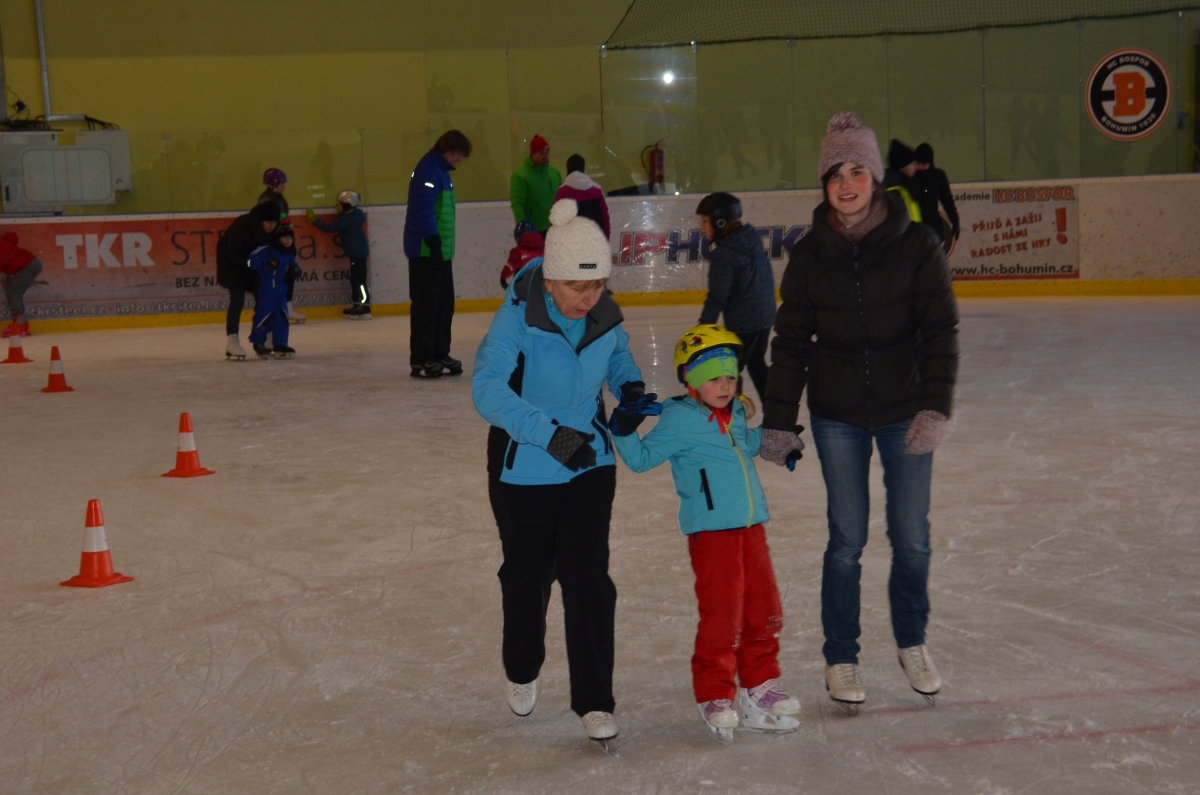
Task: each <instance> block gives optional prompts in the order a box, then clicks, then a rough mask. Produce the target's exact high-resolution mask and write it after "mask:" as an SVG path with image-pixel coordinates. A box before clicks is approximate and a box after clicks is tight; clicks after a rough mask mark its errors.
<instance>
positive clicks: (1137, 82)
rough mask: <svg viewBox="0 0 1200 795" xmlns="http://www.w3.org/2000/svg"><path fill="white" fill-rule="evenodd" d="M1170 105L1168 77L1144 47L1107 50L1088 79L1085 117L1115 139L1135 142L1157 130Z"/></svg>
mask: <svg viewBox="0 0 1200 795" xmlns="http://www.w3.org/2000/svg"><path fill="white" fill-rule="evenodd" d="M1170 108H1171V76H1170V74H1168V73H1167V67H1165V66H1163V63H1162V61H1160V60H1159V59H1158V57H1157V56H1155V55H1153V54H1151V53H1148V52H1146V51H1145V50H1135V49H1124V50H1117V51H1116V52H1112V53H1109V54H1108V55H1106V56H1105V57H1104V60H1102V61H1100V63H1099V64H1097V65H1096V68H1095V69H1093V70H1092V74H1091V77H1089V78H1088V82H1087V109H1088V116H1090V117H1091V119H1092V124H1094V125H1096V129H1098V130H1099V131H1100V132H1102V133H1104V134H1105V135H1107V136H1108V137H1109V138H1112V139H1115V140H1117V141H1136V140H1138V139H1140V138H1145V137H1146V136H1147V135H1149V134H1150V133H1152V132H1154V131H1155V130H1157V129H1158V126H1159V125H1160V124H1162V123H1163V120H1164V119H1166V118H1167V113H1168V111H1169V110H1170Z"/></svg>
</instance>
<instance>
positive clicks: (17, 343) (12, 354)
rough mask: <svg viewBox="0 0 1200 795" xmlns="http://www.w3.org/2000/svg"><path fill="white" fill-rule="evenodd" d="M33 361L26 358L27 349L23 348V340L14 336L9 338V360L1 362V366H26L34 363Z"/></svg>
mask: <svg viewBox="0 0 1200 795" xmlns="http://www.w3.org/2000/svg"><path fill="white" fill-rule="evenodd" d="M32 361H33V359H26V358H25V348H24V347H22V346H21V338H20V337H18V336H12V337H9V338H8V358H7V359H5V360H4V361H2V362H0V364H25V362H32Z"/></svg>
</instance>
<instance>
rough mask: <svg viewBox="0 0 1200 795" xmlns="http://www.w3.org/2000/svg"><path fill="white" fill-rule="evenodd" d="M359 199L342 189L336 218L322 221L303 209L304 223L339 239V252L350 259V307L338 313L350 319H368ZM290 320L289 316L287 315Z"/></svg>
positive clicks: (364, 219)
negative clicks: (306, 218)
mask: <svg viewBox="0 0 1200 795" xmlns="http://www.w3.org/2000/svg"><path fill="white" fill-rule="evenodd" d="M360 204H362V196H360V195H358V191H356V190H344V191H342V192H341V193H339V194H338V195H337V205H338V206H337V211H338V213H337V217H336V218H334V219H333V220H332V221H322V220H321V219H320V218H318V217H317V214H316V212H314V211H313V209H312V208H311V207H310V208H309V209H308V210H305V215H307V216H308V222H309V223H310V224H312V225H313V226H315V227H316V228H317V229H320V230H321V231H322V232H328V233H330V234H336V235H340V236H341V245H342V251H344V252H346V256H347V257H349V258H350V293H351V295H350V307H349V308H347V309H344V310H343V311H342V314H343V315H345V316H346V317H348V318H350V319H351V320H370V319H371V295H370V293H368V292H367V257H369V256H371V249H370V247H369V246H368V245H367V233H366V230H365V229H364V228H363V227H364V226H366V223H367V216H366V214H365V213H364V212H363V211H362V209H361V208H359V206H358V205H360ZM289 317H291V315H289Z"/></svg>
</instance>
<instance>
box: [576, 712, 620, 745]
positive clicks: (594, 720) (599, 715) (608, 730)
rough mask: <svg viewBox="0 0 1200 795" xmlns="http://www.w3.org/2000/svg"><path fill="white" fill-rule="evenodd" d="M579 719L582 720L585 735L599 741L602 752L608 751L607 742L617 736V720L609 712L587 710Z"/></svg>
mask: <svg viewBox="0 0 1200 795" xmlns="http://www.w3.org/2000/svg"><path fill="white" fill-rule="evenodd" d="M580 720H582V721H583V728H584V731H586V732H587V736H588V737H589V738H590V739H592V740H595V741H596V742H598V743H600V747H601V748H603V749H604V753H608V743H609V741H610V740H615V739H616V738H617V721H616V719H615V718H613V716H612V713H611V712H599V711H596V712H589V713H588V714H586V715H584V716H583V717H582V718H580Z"/></svg>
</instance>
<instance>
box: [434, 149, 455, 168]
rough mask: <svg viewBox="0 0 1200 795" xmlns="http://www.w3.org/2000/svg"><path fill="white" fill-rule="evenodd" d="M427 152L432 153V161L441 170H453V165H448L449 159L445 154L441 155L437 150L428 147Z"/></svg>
mask: <svg viewBox="0 0 1200 795" xmlns="http://www.w3.org/2000/svg"><path fill="white" fill-rule="evenodd" d="M429 154H431V155H433V162H434V163H436V164H437V165H438V167H439V168H441V169H442V171H453V170H454V166H452V165H450V161H449V160H447V159H446V156H445V155H443V154H442V153H441V152H439V151H438V150H436V149H430V150H429Z"/></svg>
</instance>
